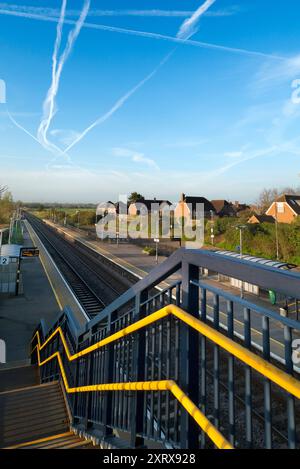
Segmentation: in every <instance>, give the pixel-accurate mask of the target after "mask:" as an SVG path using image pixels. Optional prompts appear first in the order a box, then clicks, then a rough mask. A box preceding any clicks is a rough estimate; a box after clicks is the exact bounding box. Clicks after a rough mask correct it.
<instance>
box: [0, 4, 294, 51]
mask: <svg viewBox="0 0 300 469" xmlns="http://www.w3.org/2000/svg"><path fill="white" fill-rule="evenodd" d="M0 15H8V16H16V17H21V18H27V19H31V20H38V21H47V22H54V23H56V22H57V21H58V20H57V18H55V17H51V16H43V15H36V14H32V13H23V12H16V11H9V10H3V9H0ZM65 24H71V25H73V24H76V21H74V20H71V19H65ZM83 27H84V28H89V29H96V30H100V31H107V32H112V33H119V34H127V35H130V36H140V37H147V38H151V39H157V40H164V41H168V42H174V43H177V44H182V45H186V46H188V45H189V46H194V47H200V48H202V49H212V50H219V51H223V52H230V53H236V54H242V55H246V56H250V57H251V56H252V57H260V58H267V59H275V60H286V57H283V56H279V55H275V54H274V55H273V54H267V53H264V52H257V51H252V50H248V49H240V48H237V47H227V46H222V45H219V44H212V43H209V42H202V41H193V40H191V39H181V38H179V37H173V36H168V35H166V34H159V33H151V32H147V31H138V30H134V29H126V28H118V27H116V26H107V25H103V24H96V23H88V22H85V23H84V25H83Z"/></svg>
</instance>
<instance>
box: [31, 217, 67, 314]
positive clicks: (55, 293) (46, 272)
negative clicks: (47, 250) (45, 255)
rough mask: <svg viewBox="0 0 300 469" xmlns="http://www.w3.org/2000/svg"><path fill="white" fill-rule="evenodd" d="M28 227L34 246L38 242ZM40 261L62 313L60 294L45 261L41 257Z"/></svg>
mask: <svg viewBox="0 0 300 469" xmlns="http://www.w3.org/2000/svg"><path fill="white" fill-rule="evenodd" d="M26 221H27V220H26ZM29 226H30V224H29ZM26 227H27V230H28V233H29V236H30V238H31V241H32V242H33V244H36V242H35V241H34V239H33V236H32V233H31V232H30V230H29V229H28V226H27V225H26ZM30 229H32V227H31V226H30ZM34 234H35V236H36V237H37V238H38V239H39V237H38V235H37V234H36V233H34ZM39 241H40V243H41V246H43V247H44V245H43V243H42V242H41V240H40V239H39ZM39 259H40V261H41V264H42V267H43V269H44V272H45V274H46V277H47V279H48V282H49V283H50V287H51V288H52V291H53V293H54V296H55V299H56V301H57V304H58V306H59V309H60V310H61V311H62V310H63V309H64V308H63V305H62V303H61V301H60V299H59V296H58V293H57V292H56V289H55V287H54V285H53V282H52V280H51V278H50V275H49V274H48V271H47V268H46V265H45V263H44V261H43V259H42V256H41V255H40V256H39Z"/></svg>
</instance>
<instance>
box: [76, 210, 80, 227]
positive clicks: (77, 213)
mask: <svg viewBox="0 0 300 469" xmlns="http://www.w3.org/2000/svg"><path fill="white" fill-rule="evenodd" d="M76 215H78V219H77V220H78V221H77V228H78V229H79V226H80V224H79V220H80V210H77V211H76Z"/></svg>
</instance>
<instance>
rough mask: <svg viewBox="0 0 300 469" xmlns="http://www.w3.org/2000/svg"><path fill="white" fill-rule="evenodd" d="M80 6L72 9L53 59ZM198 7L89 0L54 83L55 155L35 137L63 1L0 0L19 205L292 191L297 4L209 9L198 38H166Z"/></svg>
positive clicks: (0, 173)
mask: <svg viewBox="0 0 300 469" xmlns="http://www.w3.org/2000/svg"><path fill="white" fill-rule="evenodd" d="M83 3H84V1H83V0H80V1H78V0H72V2H71V1H69V2H68V6H67V12H66V16H65V24H64V26H63V38H62V44H61V47H60V54H61V53H62V51H63V49H64V45H65V43H66V39H67V36H68V33H69V32H70V31H71V30H72V29H73V28H74V22H75V21H77V19H78V16H79V14H80V11H81V9H82V6H83ZM203 3H204V0H197V1H194V0H185V1H178V0H172V1H168V0H159V1H158V0H148V1H147V2H146V1H143V0H139V1H126V0H120V1H116V0H109V1H104V0H101V1H100V0H99V1H97V0H94V1H93V0H92V1H91V6H90V9H89V13H88V16H87V17H86V19H85V24H84V25H83V27H82V29H81V31H80V33H79V35H78V37H77V40H76V42H75V43H74V45H73V48H72V51H71V54H70V56H69V58H68V59H67V61H66V63H65V64H64V67H63V70H62V73H61V76H60V80H59V86H58V89H57V95H56V113H55V115H54V116H53V119H51V123H50V125H49V129H48V133H47V140H48V142H50V146H52V147H51V148H50V149H49V148H48V147H47V146H46V147H45V145H43V141H41V139H40V137H38V134H37V130H38V128H39V126H40V123H41V121H42V120H43V102H44V100H45V98H46V95H47V91H48V89H49V87H50V84H51V73H52V71H51V67H52V54H53V49H54V44H55V39H56V26H57V18H58V15H59V12H60V8H61V5H62V3H61V1H55V0H52V1H51V2H50V0H48V1H45V0H44V1H41V0H39V1H34V0H30V1H29V0H23V1H22V2H21V1H20V0H13V1H12V2H10V3H9V4H8V3H4V2H1V1H0V79H2V80H4V81H5V83H6V87H7V99H6V101H7V102H6V104H0V168H1V169H0V183H5V184H8V185H9V187H10V189H11V190H12V192H13V194H14V196H15V198H19V199H22V200H26V201H36V200H42V201H66V202H78V201H82V202H87V201H91V202H100V201H103V200H108V199H112V200H115V199H117V198H118V196H119V194H126V193H130V192H131V191H133V190H137V191H139V192H141V193H143V194H144V195H145V196H148V197H153V196H157V197H159V198H169V199H170V200H173V201H176V200H178V197H179V194H180V193H181V192H185V193H187V194H190V195H202V196H206V197H208V198H227V199H229V200H245V201H248V202H251V201H254V200H255V199H256V197H257V195H258V193H259V191H260V190H261V189H263V188H264V187H273V186H277V187H284V186H287V185H289V186H297V185H299V173H300V164H299V157H300V146H299V143H300V105H299V104H296V103H293V102H292V100H291V96H292V92H293V89H292V83H293V81H294V80H296V79H300V30H299V22H298V18H299V15H300V3H299V1H298V0H285V1H281V0H276V2H273V1H271V0H259V1H258V0H255V1H253V0H243V1H238V0H237V1H234V0H216V1H215V2H213V1H212V2H211V3H212V4H211V5H210V6H209V8H208V9H207V10H206V12H205V13H204V14H203V15H202V16H201V17H200V20H199V22H197V23H196V25H195V26H196V27H195V29H194V30H193V33H194V34H193V35H192V36H191V37H190V38H189V39H187V40H186V42H184V40H181V42H174V41H172V38H176V36H177V35H178V31H179V30H180V26H181V25H182V23H183V22H184V21H185V20H186V19H188V18H189V17H190V16H191V15H192V14H193V12H194V11H196V10H197V9H198V8H199V7H200V6H201V5H202V4H203ZM41 17H42V18H41ZM93 25H101V26H100V27H99V28H97V27H96V28H95V27H94V26H93ZM103 25H104V26H111V27H113V30H105V29H103V28H102V26H103ZM101 28H102V29H101ZM114 28H119V29H118V30H115V29H114ZM120 30H122V31H120ZM124 30H126V31H124ZM128 30H129V31H131V32H132V31H133V32H132V33H131V34H128V33H127V31H128ZM136 32H143V33H152V34H151V35H147V34H143V35H142V34H138V33H136ZM162 36H163V37H162ZM184 39H185V38H184ZM203 43H205V44H206V46H205V47H204V45H203ZM211 45H213V46H215V45H217V46H218V47H211ZM219 46H221V47H219ZM237 49H239V50H238V51H237ZM168 54H170V56H168ZM137 85H139V86H138V87H137V89H135V87H136V86H137ZM128 93H129V95H128ZM125 96H127V98H126V99H125V98H124V97H125ZM122 98H124V99H123V101H122ZM120 99H121V101H119V102H118V100H120ZM116 103H117V105H116ZM115 105H116V106H115ZM114 106H115V108H114ZM7 111H8V112H9V113H10V115H11V119H10V118H9V116H8V114H7ZM107 113H109V114H108V115H107ZM103 116H104V118H103ZM101 117H102V121H101V122H100V123H99V124H98V125H96V126H95V127H94V128H93V129H92V130H91V131H90V132H88V133H87V134H86V135H85V136H84V137H83V138H82V140H80V141H78V142H77V143H76V144H75V145H74V146H73V147H72V148H71V149H70V150H69V151H68V152H67V153H64V150H65V149H66V148H67V147H68V146H69V145H70V144H71V143H72V142H74V140H76V139H78V137H79V136H80V135H81V134H82V132H83V131H84V130H85V129H86V128H87V127H89V126H90V124H92V123H93V122H95V121H96V120H97V119H99V118H100V120H101ZM17 124H18V125H19V127H17ZM20 126H22V128H23V129H25V130H26V131H27V132H29V133H30V134H31V136H30V135H28V133H25V131H24V130H23V129H21V128H20ZM33 137H34V138H38V140H40V141H36V140H34V138H33ZM53 145H55V146H56V150H55V149H54V146H53ZM57 148H59V149H57Z"/></svg>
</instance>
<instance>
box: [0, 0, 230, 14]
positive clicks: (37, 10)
mask: <svg viewBox="0 0 300 469" xmlns="http://www.w3.org/2000/svg"><path fill="white" fill-rule="evenodd" d="M0 8H1V9H3V10H9V11H12V12H21V13H33V14H38V15H47V16H54V17H59V15H60V11H59V9H57V8H51V7H36V6H29V5H16V4H9V3H6V2H1V3H0ZM237 11H238V8H237V7H235V6H233V7H229V8H226V9H223V10H217V11H214V12H208V13H206V14H207V15H209V16H231V15H233V14H235V13H236V12H237ZM193 13H194V11H190V10H162V9H157V8H156V9H153V8H152V9H148V10H137V9H135V10H134V9H131V10H128V9H127V10H101V9H97V8H94V9H90V11H89V13H88V16H89V17H94V18H97V17H98V18H99V17H120V16H140V17H150V18H151V17H159V18H160V17H162V18H164V17H165V18H189V17H190V16H191V15H192V14H193ZM79 14H80V11H79V10H74V9H73V10H71V9H68V10H67V11H66V17H72V16H76V17H77V16H78V15H79Z"/></svg>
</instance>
